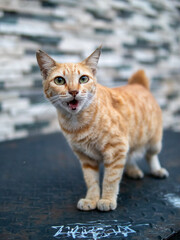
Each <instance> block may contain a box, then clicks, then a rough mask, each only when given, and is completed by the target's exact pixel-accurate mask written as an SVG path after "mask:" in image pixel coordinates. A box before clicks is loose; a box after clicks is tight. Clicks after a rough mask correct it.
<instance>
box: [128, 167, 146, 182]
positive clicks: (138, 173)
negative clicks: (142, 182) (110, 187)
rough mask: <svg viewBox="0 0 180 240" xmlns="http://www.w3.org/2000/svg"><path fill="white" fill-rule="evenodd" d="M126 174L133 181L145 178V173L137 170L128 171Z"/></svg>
mask: <svg viewBox="0 0 180 240" xmlns="http://www.w3.org/2000/svg"><path fill="white" fill-rule="evenodd" d="M125 173H126V175H127V176H128V177H130V178H133V179H142V178H143V177H144V173H143V172H142V171H141V170H140V169H137V168H132V169H127V170H126V171H125Z"/></svg>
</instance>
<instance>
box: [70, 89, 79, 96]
mask: <svg viewBox="0 0 180 240" xmlns="http://www.w3.org/2000/svg"><path fill="white" fill-rule="evenodd" d="M69 93H70V94H71V95H72V96H73V97H75V96H76V95H77V94H78V93H79V92H78V91H76V90H74V91H69Z"/></svg>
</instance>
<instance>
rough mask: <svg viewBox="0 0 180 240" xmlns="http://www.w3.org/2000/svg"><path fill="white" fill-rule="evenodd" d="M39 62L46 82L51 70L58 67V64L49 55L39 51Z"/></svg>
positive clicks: (37, 56) (37, 53)
mask: <svg viewBox="0 0 180 240" xmlns="http://www.w3.org/2000/svg"><path fill="white" fill-rule="evenodd" d="M36 58H37V62H38V64H39V68H40V70H41V74H42V76H43V78H44V80H45V79H46V78H47V76H48V74H49V72H50V70H51V69H52V68H53V67H55V66H56V62H55V61H54V59H52V58H51V57H50V56H49V55H48V54H47V53H45V52H43V51H41V50H39V51H37V52H36Z"/></svg>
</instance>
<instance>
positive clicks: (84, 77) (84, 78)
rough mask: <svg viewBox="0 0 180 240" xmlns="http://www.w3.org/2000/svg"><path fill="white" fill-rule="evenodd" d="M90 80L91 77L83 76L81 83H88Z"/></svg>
mask: <svg viewBox="0 0 180 240" xmlns="http://www.w3.org/2000/svg"><path fill="white" fill-rule="evenodd" d="M88 81H89V77H88V76H86V75H83V76H81V77H80V79H79V82H80V83H87V82H88Z"/></svg>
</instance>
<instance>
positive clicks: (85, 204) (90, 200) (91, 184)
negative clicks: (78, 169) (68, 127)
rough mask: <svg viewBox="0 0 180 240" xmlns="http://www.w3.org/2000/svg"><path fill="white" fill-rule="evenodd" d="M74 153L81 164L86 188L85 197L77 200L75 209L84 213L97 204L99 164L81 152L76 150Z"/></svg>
mask: <svg viewBox="0 0 180 240" xmlns="http://www.w3.org/2000/svg"><path fill="white" fill-rule="evenodd" d="M74 152H75V153H76V155H77V156H78V158H79V160H80V162H81V166H82V170H83V175H84V179H85V182H86V186H87V193H86V197H85V198H82V199H80V200H79V202H78V204H77V208H78V209H80V210H84V211H90V210H93V209H95V208H96V206H97V202H98V200H99V198H100V187H99V164H98V162H96V161H94V160H93V159H91V158H89V157H88V156H87V155H85V154H83V153H82V152H79V151H77V150H76V151H74Z"/></svg>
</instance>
